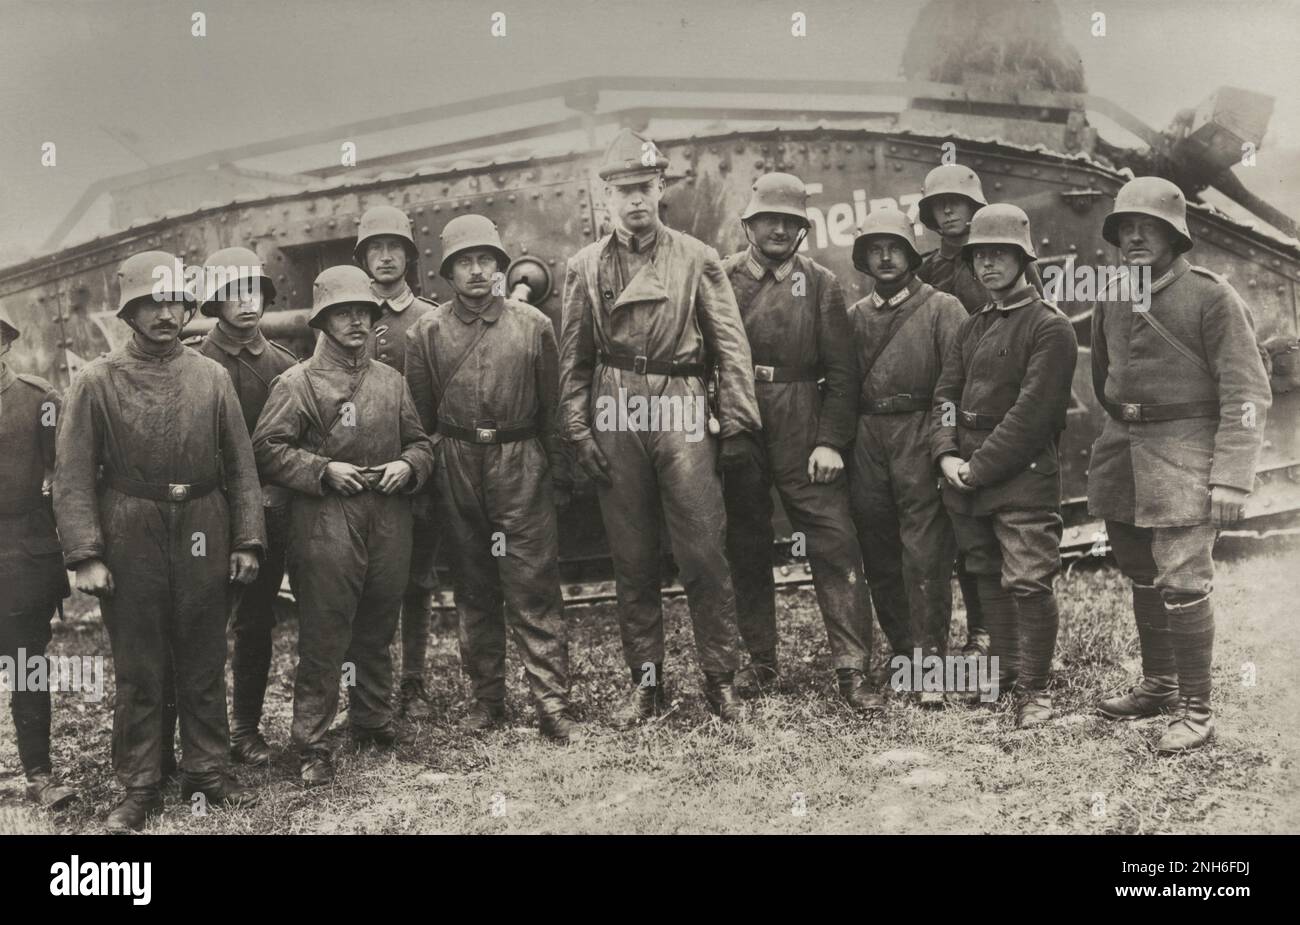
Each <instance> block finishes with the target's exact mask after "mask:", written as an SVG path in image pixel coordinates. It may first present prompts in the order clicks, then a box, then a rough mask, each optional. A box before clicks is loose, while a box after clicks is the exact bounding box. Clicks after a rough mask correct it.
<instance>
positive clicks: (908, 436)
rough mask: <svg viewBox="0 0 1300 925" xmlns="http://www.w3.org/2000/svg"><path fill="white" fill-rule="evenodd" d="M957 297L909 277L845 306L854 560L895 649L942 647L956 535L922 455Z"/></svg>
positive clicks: (935, 650)
mask: <svg viewBox="0 0 1300 925" xmlns="http://www.w3.org/2000/svg"><path fill="white" fill-rule="evenodd" d="M965 320H966V312H965V311H964V310H963V309H962V307H961V303H960V302H958V301H957V299H956V298H954V297H953V296H950V295H948V294H947V293H943V292H939V291H938V290H937V289H935V288H934V287H933V286H931V285H930V284H928V283H924V282H921V281H919V280H916V279H913V280H912V282H910V283H909V284H908V285H907V287H906V288H905V289H902V290H900V291H899V292H897V293H895V294H894V295H893V296H892V297H891V298H889V299H888V300H886V299H882V298H881V297H880V296H879V295H877V294H875V293H872V294H871V295H869V296H867V297H866V298H865V299H862V300H861V301H859V302H858V303H857V304H855V305H854V306H853V307H852V308H850V309H849V323H850V325H851V328H852V331H853V346H854V348H855V350H856V352H857V357H858V367H859V369H860V373H861V376H862V382H861V392H860V393H859V395H858V415H859V417H858V420H857V439H856V440H855V441H854V444H853V460H852V465H851V466H850V469H849V484H850V487H851V496H852V501H853V519H854V521H855V522H856V524H857V529H858V537H859V540H860V542H861V544H862V557H863V567H864V569H865V570H866V573H867V580H868V582H869V583H870V586H871V600H872V603H874V604H875V606H876V613H877V614H878V615H879V618H880V625H881V628H882V629H884V630H885V635H886V636H887V637H888V638H889V644H890V647H891V648H892V649H893V651H894V652H896V653H901V654H906V655H908V656H909V657H911V654H912V649H913V647H914V646H920V647H921V648H922V649H923V650H924V655H943V654H945V652H946V647H947V641H948V626H949V623H950V622H951V620H952V585H951V580H952V563H953V557H954V555H955V554H956V548H957V544H956V540H955V539H954V538H953V532H952V524H951V522H950V521H949V519H948V512H947V511H946V510H945V509H944V506H943V500H942V498H941V496H940V494H939V486H938V476H937V474H936V472H935V468H934V464H933V461H932V460H931V458H930V408H931V406H932V403H933V396H934V387H935V383H937V382H938V381H939V373H940V371H941V370H942V369H943V359H944V357H945V356H947V353H948V350H949V348H950V347H951V346H952V343H953V341H954V340H955V339H956V337H957V331H958V330H959V329H960V328H961V326H962V323H963V322H964V321H965Z"/></svg>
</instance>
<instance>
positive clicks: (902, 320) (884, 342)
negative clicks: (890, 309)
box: [862, 293, 925, 380]
mask: <svg viewBox="0 0 1300 925" xmlns="http://www.w3.org/2000/svg"><path fill="white" fill-rule="evenodd" d="M923 301H925V300H924V299H918V298H917V297H916V293H913V294H912V298H911V299H909V300H908V302H909V303H910V304H907V305H905V306H904V307H903V308H901V309H899V310H898V311H897V312H896V313H895V314H894V317H893V318H891V319H889V327H887V328H886V329H885V336H884V337H882V338H880V340H879V341H878V342H877V343H876V349H875V350H874V351H872V353H871V359H870V360H868V361H867V365H866V366H864V367H863V369H862V378H863V379H864V380H865V379H866V378H867V377H868V376H870V375H871V370H872V369H873V368H874V367H875V365H876V361H877V360H879V359H880V355H881V354H882V353H884V352H885V348H886V347H888V346H889V343H890V341H892V340H893V339H894V335H895V334H897V333H898V332H899V330H900V329H901V328H902V327H903V325H904V324H906V323H907V320H908V319H909V318H911V317H912V316H913V315H915V314H916V310H917V309H918V308H920V307H921V303H922V302H923Z"/></svg>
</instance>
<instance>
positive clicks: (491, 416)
mask: <svg viewBox="0 0 1300 925" xmlns="http://www.w3.org/2000/svg"><path fill="white" fill-rule="evenodd" d="M407 337H408V339H409V344H408V348H407V364H406V375H407V381H408V382H409V383H410V386H411V394H412V397H413V398H414V400H415V406H416V408H417V409H418V411H419V413H420V419H421V421H422V422H423V423H424V425H425V427H426V429H428V430H429V431H430V432H433V431H435V430H436V435H435V436H434V438H433V440H434V443H435V455H436V457H437V458H438V460H439V462H440V465H439V466H438V467H437V474H436V476H435V480H436V482H437V511H438V516H439V520H440V522H441V523H442V524H444V529H445V530H446V531H447V535H448V537H449V538H450V539H451V544H450V552H451V555H452V559H453V561H454V563H455V577H454V579H453V580H454V583H455V591H456V610H457V612H458V614H459V617H460V651H461V662H462V664H463V666H464V670H465V673H466V674H467V675H468V676H469V678H470V681H471V683H472V684H473V686H474V697H475V699H477V700H481V701H485V702H487V703H494V704H501V703H503V702H504V700H505V673H506V625H507V623H508V624H509V626H510V629H511V631H512V632H513V634H514V637H515V643H516V644H517V645H518V646H519V652H520V657H521V659H522V661H523V663H524V670H525V671H526V672H527V673H528V683H529V687H530V689H531V691H532V695H533V699H534V701H535V703H536V704H537V708H538V710H539V711H540V712H543V713H548V712H549V713H554V712H557V711H559V710H562V709H564V707H565V706H566V705H567V703H568V689H569V669H568V649H567V645H566V640H565V626H564V607H563V600H562V596H561V593H560V569H559V553H560V548H559V534H558V532H557V527H556V516H555V504H554V501H553V499H552V496H551V481H550V479H551V471H552V460H555V459H557V458H558V457H559V454H560V452H561V451H560V447H559V437H558V435H557V433H556V431H555V419H556V411H557V409H558V405H559V357H558V353H557V349H556V345H555V329H554V327H553V326H552V325H551V321H550V319H549V318H547V317H546V315H544V314H542V313H541V312H540V311H538V310H537V309H535V308H533V307H532V306H531V305H529V304H528V303H526V302H517V301H514V300H511V299H502V298H499V297H498V298H495V299H493V300H492V301H491V302H489V303H488V305H487V306H486V307H484V308H483V310H482V311H480V312H478V313H477V314H476V313H475V312H472V311H470V310H469V309H468V308H466V307H465V306H464V305H463V304H462V303H461V301H460V299H458V298H457V299H453V300H452V301H451V302H449V303H447V304H445V305H441V306H439V307H438V308H436V309H434V310H433V311H432V312H430V313H429V314H428V315H426V316H425V318H423V319H422V320H421V321H420V323H419V324H417V325H416V326H415V327H414V328H413V329H412V330H411V333H410V334H408V335H407ZM497 534H500V535H499V536H498V535H497ZM502 545H503V546H504V548H501V547H502ZM494 547H496V550H495V554H494ZM503 603H504V605H505V614H504V616H503V615H502V604H503Z"/></svg>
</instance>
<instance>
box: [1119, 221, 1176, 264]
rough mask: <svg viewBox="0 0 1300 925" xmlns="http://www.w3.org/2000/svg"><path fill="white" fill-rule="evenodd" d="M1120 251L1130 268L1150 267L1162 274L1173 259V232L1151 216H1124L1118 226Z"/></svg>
mask: <svg viewBox="0 0 1300 925" xmlns="http://www.w3.org/2000/svg"><path fill="white" fill-rule="evenodd" d="M1115 232H1116V236H1117V237H1118V238H1119V251H1120V253H1121V254H1123V255H1124V262H1125V263H1127V264H1128V265H1129V266H1131V267H1151V271H1152V273H1153V274H1154V275H1156V276H1159V275H1161V274H1162V273H1163V272H1164V271H1165V270H1167V269H1168V268H1169V265H1170V264H1171V263H1173V262H1174V257H1175V256H1177V255H1176V254H1175V253H1174V233H1173V230H1172V229H1170V227H1169V226H1168V225H1166V224H1165V223H1164V222H1162V221H1161V220H1160V219H1158V218H1152V217H1151V216H1149V215H1125V216H1123V217H1121V218H1120V220H1119V224H1118V226H1117V227H1116V229H1115Z"/></svg>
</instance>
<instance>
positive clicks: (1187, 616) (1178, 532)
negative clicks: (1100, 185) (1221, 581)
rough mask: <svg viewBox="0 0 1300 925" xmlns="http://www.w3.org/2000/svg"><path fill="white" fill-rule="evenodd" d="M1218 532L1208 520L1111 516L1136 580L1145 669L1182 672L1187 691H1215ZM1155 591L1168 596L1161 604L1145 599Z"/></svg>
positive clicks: (1117, 543)
mask: <svg viewBox="0 0 1300 925" xmlns="http://www.w3.org/2000/svg"><path fill="white" fill-rule="evenodd" d="M1215 533H1216V531H1215V529H1214V528H1213V527H1212V526H1210V525H1209V524H1197V525H1194V526H1187V527H1137V526H1134V525H1133V524H1126V523H1123V522H1121V521H1117V520H1108V521H1106V534H1107V536H1108V537H1109V539H1110V547H1111V550H1112V551H1113V552H1114V553H1115V561H1116V563H1117V564H1118V565H1119V568H1120V571H1121V572H1123V573H1124V575H1125V577H1127V578H1128V579H1129V580H1130V581H1132V582H1133V604H1134V607H1133V611H1134V617H1135V619H1136V620H1137V626H1138V638H1139V640H1140V641H1141V643H1142V669H1143V674H1145V675H1147V676H1148V677H1155V676H1166V677H1167V676H1169V675H1173V674H1177V677H1178V687H1179V692H1180V693H1181V694H1182V695H1183V696H1196V697H1208V696H1209V694H1210V666H1211V663H1212V661H1213V656H1214V610H1213V607H1212V605H1211V602H1210V591H1211V589H1212V587H1213V583H1214V558H1213V552H1214V538H1215ZM1156 594H1158V595H1159V596H1160V598H1161V599H1162V600H1163V607H1162V608H1161V607H1159V606H1157V605H1156V603H1155V601H1151V602H1149V603H1147V602H1146V601H1145V600H1144V598H1145V597H1146V596H1147V595H1152V596H1154V595H1156ZM1144 605H1145V606H1144ZM1161 610H1163V613H1161V612H1160V611H1161ZM1171 668H1172V669H1173V670H1172V671H1171V670H1170V669H1171Z"/></svg>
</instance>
